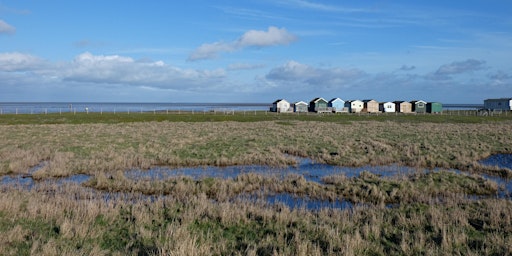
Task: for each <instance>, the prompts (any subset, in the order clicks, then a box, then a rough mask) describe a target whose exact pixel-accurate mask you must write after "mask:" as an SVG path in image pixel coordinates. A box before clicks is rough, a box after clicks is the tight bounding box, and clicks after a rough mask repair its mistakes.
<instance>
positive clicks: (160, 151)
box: [0, 121, 512, 178]
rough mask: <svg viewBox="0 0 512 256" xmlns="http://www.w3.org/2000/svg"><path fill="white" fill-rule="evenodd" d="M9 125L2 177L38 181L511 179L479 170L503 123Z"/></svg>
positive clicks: (504, 144) (502, 138) (504, 146)
mask: <svg viewBox="0 0 512 256" xmlns="http://www.w3.org/2000/svg"><path fill="white" fill-rule="evenodd" d="M289 122H290V124H291V125H287V126H286V129H283V127H282V125H279V124H278V123H276V122H273V121H265V122H252V123H245V122H199V123H184V122H150V123H122V124H101V123H100V124H81V125H72V124H60V125H46V124H43V125H0V141H2V147H1V148H0V173H4V174H7V173H25V172H27V170H28V169H30V167H32V166H37V165H38V164H39V163H41V162H44V161H47V162H48V165H47V166H45V167H44V168H41V169H40V170H39V171H38V172H37V177H38V178H44V177H52V176H53V177H58V176H66V175H72V174H76V173H85V174H94V173H96V172H115V171H118V170H121V171H123V170H127V169H132V168H139V169H147V168H150V167H153V166H169V167H180V166H208V165H215V166H229V165H251V164H259V165H269V166H283V165H293V164H294V160H293V159H291V158H290V157H288V156H287V155H286V154H291V155H295V156H302V157H309V158H312V159H314V160H316V161H319V162H324V163H329V164H335V165H342V166H364V165H388V164H398V165H404V166H412V167H419V168H456V169H459V170H463V171H471V172H477V173H478V172H484V173H489V174H496V175H500V176H505V177H510V176H512V174H511V173H512V172H511V170H509V169H503V168H501V169H496V168H495V167H486V166H482V165H480V164H479V163H478V160H480V159H482V158H485V157H487V156H489V155H491V154H493V153H511V152H512V148H511V147H510V145H511V144H512V134H511V131H510V129H503V126H507V125H509V124H510V123H508V122H496V123H470V124H458V123H447V124H444V123H425V122H421V123H415V122H410V123H402V122H390V121H388V122H372V121H370V122H368V121H359V122H354V123H350V124H346V123H333V122H312V121H289Z"/></svg>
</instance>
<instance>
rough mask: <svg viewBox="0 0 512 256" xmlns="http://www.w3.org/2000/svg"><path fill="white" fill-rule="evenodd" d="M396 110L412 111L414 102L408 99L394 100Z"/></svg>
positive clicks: (402, 111)
mask: <svg viewBox="0 0 512 256" xmlns="http://www.w3.org/2000/svg"><path fill="white" fill-rule="evenodd" d="M394 103H395V109H396V112H400V113H411V112H412V104H411V103H410V102H407V101H394Z"/></svg>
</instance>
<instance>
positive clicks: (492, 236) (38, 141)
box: [0, 121, 512, 255]
mask: <svg viewBox="0 0 512 256" xmlns="http://www.w3.org/2000/svg"><path fill="white" fill-rule="evenodd" d="M508 126H510V123H509V122H500V123H481V124H453V123H452V124H443V123H436V124H433V123H400V122H354V123H350V124H342V123H323V122H311V121H307V122H302V121H287V122H286V123H283V122H274V121H268V122H256V123H238V122H219V123H208V122H204V123H181V122H176V123H170V122H160V123H159V122H150V123H125V124H82V125H70V124H63V125H11V126H6V125H0V173H3V174H6V173H27V172H28V170H29V169H30V167H32V166H35V165H37V164H39V163H41V162H45V163H46V164H45V165H43V167H42V168H41V169H39V170H37V171H35V172H34V173H33V176H34V178H36V179H38V180H42V179H45V178H46V177H62V176H68V175H71V174H76V173H87V174H91V175H92V176H93V179H92V180H91V181H90V182H89V183H88V186H89V187H82V186H79V185H76V184H67V185H61V186H57V185H52V184H45V183H43V182H37V183H36V185H35V187H34V188H33V189H32V190H24V189H19V188H15V187H8V186H4V185H2V187H1V189H2V193H0V233H1V234H3V235H2V237H1V238H0V254H2V255H19V254H33V255H56V254H63V255H66V254H67V255H77V254H78V255H125V254H131V255H212V254H215V255H225V254H230V255H368V254H374V255H384V254H386V255H389V254H405V255H411V254H423V255H448V254H450V255H451V254H463V255H506V254H511V253H512V246H511V245H512V235H510V234H512V217H511V216H512V203H511V201H510V200H508V199H495V198H493V197H492V196H491V197H484V198H481V199H471V198H468V195H470V196H472V195H479V194H484V195H488V194H493V193H495V191H496V184H495V183H492V182H488V181H485V180H482V179H480V178H479V177H476V176H466V175H458V174H452V173H448V172H446V173H445V172H439V173H431V174H423V173H417V174H414V175H412V176H401V177H393V178H381V177H376V176H375V175H372V174H371V173H363V174H362V175H361V176H360V177H356V178H347V177H343V176H331V177H327V178H325V179H324V182H325V183H326V184H317V183H313V182H308V181H306V180H305V179H304V177H302V176H299V175H290V176H288V177H285V179H282V180H280V179H277V178H276V177H272V176H263V175H257V174H244V175H240V176H239V177H237V178H234V179H226V180H221V179H212V178H205V179H201V180H193V179H190V178H186V177H177V178H169V179H166V180H162V181H148V180H131V179H128V178H127V177H125V175H124V172H123V171H125V170H127V169H130V168H141V169H145V168H149V167H151V166H156V165H164V166H171V167H173V166H191V165H192V166H196V165H244V164H268V165H273V166H280V165H287V164H293V160H292V158H290V157H289V156H287V155H286V154H292V155H298V156H304V157H311V158H313V159H315V160H317V161H320V162H325V163H331V164H337V165H346V166H362V165H367V164H371V165H381V164H390V163H396V164H401V165H409V166H416V167H421V168H423V167H445V168H458V169H462V170H467V171H474V172H480V171H486V172H497V173H499V174H503V173H504V174H505V175H509V174H508V173H509V172H510V171H509V170H500V169H496V168H487V167H485V168H484V167H482V166H480V165H479V164H478V163H477V161H478V160H479V159H481V158H483V157H486V156H488V155H490V154H493V153H496V152H505V153H510V152H512V149H511V147H510V145H512V131H511V130H510V129H503V127H508ZM332 153H335V154H332ZM91 188H95V189H99V190H100V191H97V190H94V189H91ZM251 193H259V194H260V195H269V194H275V193H290V194H293V195H297V196H308V197H310V198H318V199H330V200H335V199H346V200H349V201H352V202H356V203H357V202H360V203H362V204H361V205H357V206H355V207H354V208H352V209H345V210H340V209H322V210H320V211H309V210H307V209H304V208H297V209H291V208H289V207H286V206H285V205H274V206H268V205H266V204H265V202H264V201H257V202H254V201H252V200H245V199H243V198H242V199H239V198H237V195H244V194H251ZM147 195H153V196H151V197H150V196H147ZM162 195H166V196H162ZM389 203H400V204H399V205H397V206H396V207H389V208H388V207H386V205H387V204H389Z"/></svg>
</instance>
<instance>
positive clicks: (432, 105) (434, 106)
mask: <svg viewBox="0 0 512 256" xmlns="http://www.w3.org/2000/svg"><path fill="white" fill-rule="evenodd" d="M441 112H443V104H441V103H440V102H429V103H427V113H441Z"/></svg>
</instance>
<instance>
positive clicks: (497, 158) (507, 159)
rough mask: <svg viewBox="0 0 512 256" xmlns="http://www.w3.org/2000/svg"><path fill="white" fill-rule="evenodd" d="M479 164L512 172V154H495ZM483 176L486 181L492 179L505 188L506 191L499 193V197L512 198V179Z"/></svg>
mask: <svg viewBox="0 0 512 256" xmlns="http://www.w3.org/2000/svg"><path fill="white" fill-rule="evenodd" d="M478 162H479V163H480V164H482V165H486V166H493V167H494V166H496V167H499V168H508V169H511V170H512V154H495V155H491V156H489V157H487V158H485V159H482V160H480V161H478ZM482 176H483V177H484V178H486V179H490V180H492V181H494V182H496V183H498V185H499V186H500V187H503V188H504V190H505V191H500V192H499V197H508V198H511V197H512V179H503V178H499V177H495V176H490V175H485V174H484V175H482Z"/></svg>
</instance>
